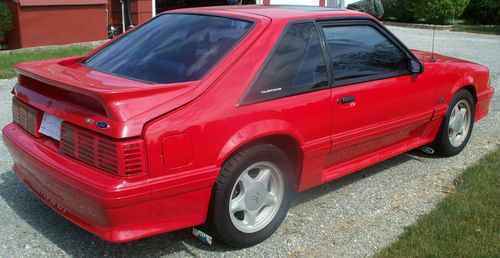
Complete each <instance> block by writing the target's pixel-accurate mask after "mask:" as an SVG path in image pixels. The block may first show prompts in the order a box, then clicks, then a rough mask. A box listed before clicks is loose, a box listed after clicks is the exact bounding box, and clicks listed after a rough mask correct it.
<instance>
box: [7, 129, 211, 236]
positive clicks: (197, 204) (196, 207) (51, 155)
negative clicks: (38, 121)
mask: <svg viewBox="0 0 500 258" xmlns="http://www.w3.org/2000/svg"><path fill="white" fill-rule="evenodd" d="M3 138H4V142H5V145H6V146H7V147H8V149H9V151H10V153H11V155H12V158H13V160H14V166H13V171H14V172H15V173H16V174H17V176H18V177H19V178H20V179H21V180H22V181H23V182H24V183H25V184H26V185H27V186H28V187H29V189H30V190H32V191H33V192H34V193H35V194H36V195H37V196H38V197H39V198H40V199H41V200H43V201H44V202H45V203H46V204H47V205H49V206H50V207H51V208H52V209H54V210H55V211H56V212H58V213H59V214H61V215H62V216H64V217H65V218H67V219H68V220H70V221H72V222H73V223H75V224H76V225H78V226H80V227H82V228H83V229H85V230H87V231H89V232H91V233H93V234H95V235H97V236H99V237H101V238H103V239H104V240H107V241H110V242H126V241H131V240H135V239H139V238H143V237H146V236H150V235H154V234H157V233H162V232H167V231H172V230H176V229H180V228H185V227H189V226H194V225H197V224H202V223H203V222H204V221H205V218H206V210H207V207H208V200H209V196H210V190H211V188H210V187H206V188H203V189H199V188H198V189H196V190H193V189H191V191H182V189H177V192H176V193H165V194H164V197H162V199H156V200H152V191H151V185H150V180H149V178H148V177H147V175H144V176H143V177H134V178H122V177H118V176H113V175H108V174H105V173H103V172H101V171H98V170H96V169H94V168H93V167H90V166H87V165H85V164H83V163H80V162H78V161H75V160H73V159H71V158H68V157H66V156H63V155H61V154H59V153H58V151H57V146H55V145H54V143H52V142H49V141H47V140H44V139H34V138H33V137H32V136H31V135H29V134H27V133H26V132H25V131H24V130H23V129H21V128H19V127H18V126H17V125H15V124H9V125H8V126H6V127H5V128H4V129H3ZM152 206H154V208H152ZM188 214H189V215H188Z"/></svg>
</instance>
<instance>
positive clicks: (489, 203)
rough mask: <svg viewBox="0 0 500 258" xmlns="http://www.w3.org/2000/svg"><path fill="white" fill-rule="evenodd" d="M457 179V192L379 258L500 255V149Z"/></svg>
mask: <svg viewBox="0 0 500 258" xmlns="http://www.w3.org/2000/svg"><path fill="white" fill-rule="evenodd" d="M455 182H456V186H457V191H456V192H454V193H452V194H450V195H449V196H447V197H446V198H445V199H444V200H443V201H442V202H440V203H439V204H438V205H437V207H436V208H435V209H434V210H433V211H432V212H431V213H430V214H428V215H426V216H424V217H423V218H421V219H419V220H418V221H417V222H416V223H415V224H414V225H412V226H409V227H408V228H406V229H405V233H403V235H402V236H401V237H400V239H399V240H398V241H397V242H395V243H394V244H392V245H391V246H389V247H387V248H386V249H384V250H382V252H380V253H379V254H378V255H377V256H376V257H500V148H499V149H497V150H496V151H495V152H493V153H492V154H490V155H488V156H487V157H485V158H483V159H482V160H481V162H479V163H478V164H476V165H474V166H472V167H469V168H468V169H466V170H465V171H464V173H463V174H462V175H461V176H460V177H459V178H457V180H456V181H455Z"/></svg>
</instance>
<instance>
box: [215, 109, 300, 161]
mask: <svg viewBox="0 0 500 258" xmlns="http://www.w3.org/2000/svg"><path fill="white" fill-rule="evenodd" d="M269 128H273V130H272V131H268V130H269ZM273 135H285V136H289V137H291V138H293V139H295V141H296V142H297V143H298V144H299V148H300V146H302V145H303V143H304V140H303V138H302V136H301V134H300V133H299V132H298V130H296V129H295V128H294V127H293V126H292V125H291V124H289V123H288V122H285V121H283V120H276V119H269V120H262V121H257V122H253V123H250V124H248V125H245V126H244V127H242V128H240V129H239V130H238V131H236V132H235V133H234V134H233V135H232V136H231V137H230V138H229V140H228V141H227V142H226V144H224V147H222V149H221V151H220V152H219V155H218V157H217V166H222V164H223V163H224V161H226V160H227V158H229V157H230V156H231V155H232V154H233V153H234V152H235V151H236V150H238V149H239V148H241V147H242V146H244V145H246V144H248V143H251V142H254V141H256V140H258V139H261V138H264V137H269V136H273Z"/></svg>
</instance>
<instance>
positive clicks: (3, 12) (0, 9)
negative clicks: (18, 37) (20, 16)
mask: <svg viewBox="0 0 500 258" xmlns="http://www.w3.org/2000/svg"><path fill="white" fill-rule="evenodd" d="M10 30H12V13H11V12H10V9H9V7H7V4H6V3H5V2H4V1H3V0H0V31H10Z"/></svg>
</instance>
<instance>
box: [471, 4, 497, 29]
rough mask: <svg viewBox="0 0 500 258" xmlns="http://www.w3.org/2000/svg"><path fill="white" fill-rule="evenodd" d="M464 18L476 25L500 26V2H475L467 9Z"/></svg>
mask: <svg viewBox="0 0 500 258" xmlns="http://www.w3.org/2000/svg"><path fill="white" fill-rule="evenodd" d="M464 17H465V18H466V19H467V20H469V21H472V22H474V23H480V24H500V1H498V0H473V1H471V3H470V4H469V6H468V7H467V9H465V13H464Z"/></svg>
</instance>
